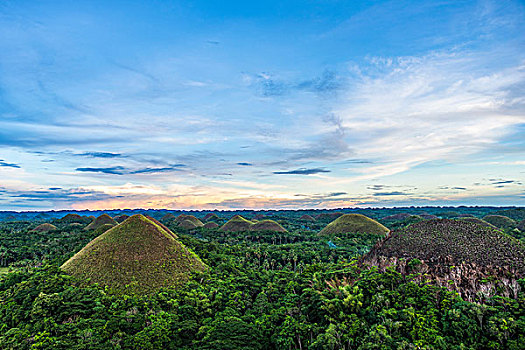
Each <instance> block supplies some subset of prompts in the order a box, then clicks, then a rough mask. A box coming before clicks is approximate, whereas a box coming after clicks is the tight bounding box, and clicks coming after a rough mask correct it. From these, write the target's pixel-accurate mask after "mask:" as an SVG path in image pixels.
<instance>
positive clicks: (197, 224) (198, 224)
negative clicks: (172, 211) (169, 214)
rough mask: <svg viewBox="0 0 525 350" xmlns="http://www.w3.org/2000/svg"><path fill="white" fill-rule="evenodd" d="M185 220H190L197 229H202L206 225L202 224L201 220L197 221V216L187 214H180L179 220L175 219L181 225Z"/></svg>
mask: <svg viewBox="0 0 525 350" xmlns="http://www.w3.org/2000/svg"><path fill="white" fill-rule="evenodd" d="M185 220H188V221H191V222H192V223H193V224H194V225H195V227H202V226H204V224H203V223H202V221H200V220H199V219H197V218H196V217H195V216H193V215H186V214H180V215H179V216H177V218H176V219H175V221H176V222H178V223H179V225H180V224H181V223H183V222H184V221H185Z"/></svg>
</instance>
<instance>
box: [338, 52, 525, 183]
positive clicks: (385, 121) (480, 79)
mask: <svg viewBox="0 0 525 350" xmlns="http://www.w3.org/2000/svg"><path fill="white" fill-rule="evenodd" d="M500 50H502V48H500ZM506 50H507V51H506V52H501V51H500V52H492V51H485V52H481V51H476V50H468V49H462V48H457V49H451V50H443V51H434V52H431V53H429V54H426V55H423V56H410V57H389V58H385V57H372V58H370V59H369V65H368V66H364V65H362V66H359V67H356V68H355V77H354V79H353V81H352V83H351V85H352V88H351V89H348V90H347V91H345V93H343V94H342V97H341V98H340V99H339V100H338V101H339V102H338V103H339V105H338V106H336V107H334V112H333V114H334V115H336V116H337V117H338V118H339V120H340V121H336V122H335V124H337V125H340V128H341V129H342V130H344V137H343V138H342V139H343V140H344V142H346V143H348V142H349V141H350V140H351V144H352V150H353V151H354V153H355V156H357V157H358V158H363V159H374V160H375V163H376V165H375V166H372V167H365V168H363V169H361V171H362V172H363V173H364V174H365V175H363V176H362V177H361V178H360V179H370V178H377V177H381V176H387V175H393V174H397V173H400V172H404V171H408V170H410V169H412V168H414V167H416V166H418V165H421V164H424V163H428V162H431V161H436V160H442V161H446V162H450V163H456V162H462V161H464V160H465V159H466V158H467V157H468V156H471V155H473V154H482V153H483V152H491V150H493V149H494V147H498V144H503V143H504V142H505V140H506V138H507V137H510V135H512V130H514V129H515V128H516V127H518V126H519V125H522V124H523V123H524V122H525V100H523V99H520V98H515V97H513V95H514V94H516V90H517V89H518V90H524V89H523V88H521V87H520V86H525V85H524V84H525V66H524V65H523V64H522V62H520V61H519V58H518V57H520V56H521V57H523V55H521V54H517V53H516V52H515V51H514V49H513V48H512V47H507V48H506ZM507 55H508V57H514V56H515V57H514V58H513V59H510V60H506V63H505V65H503V64H502V63H501V62H498V59H501V58H502V57H507ZM487 67H491V68H490V69H487ZM522 92H523V91H522ZM488 130H490V132H488ZM518 146H519V144H515V147H518ZM522 150H523V149H522ZM514 151H516V150H514Z"/></svg>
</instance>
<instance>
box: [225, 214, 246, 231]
mask: <svg viewBox="0 0 525 350" xmlns="http://www.w3.org/2000/svg"><path fill="white" fill-rule="evenodd" d="M251 225H253V222H251V221H250V220H247V219H245V218H243V217H242V216H240V215H235V216H234V217H232V218H231V219H230V220H228V222H226V223H225V224H224V225H222V227H221V228H220V230H221V231H230V232H243V231H250V226H251Z"/></svg>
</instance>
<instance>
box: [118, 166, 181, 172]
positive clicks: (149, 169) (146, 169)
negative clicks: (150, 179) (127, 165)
mask: <svg viewBox="0 0 525 350" xmlns="http://www.w3.org/2000/svg"><path fill="white" fill-rule="evenodd" d="M181 167H184V164H175V165H173V166H169V167H164V168H144V169H138V170H133V171H130V172H128V174H153V173H164V172H167V171H177V170H180V168H181Z"/></svg>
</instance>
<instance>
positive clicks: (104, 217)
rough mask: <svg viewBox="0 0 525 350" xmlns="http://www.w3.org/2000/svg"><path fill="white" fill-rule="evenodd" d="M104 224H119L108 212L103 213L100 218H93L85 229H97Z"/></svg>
mask: <svg viewBox="0 0 525 350" xmlns="http://www.w3.org/2000/svg"><path fill="white" fill-rule="evenodd" d="M104 225H113V226H116V225H118V223H117V222H116V221H115V220H113V218H112V217H111V216H109V215H108V214H102V215H100V216H99V217H98V218H96V219H95V220H93V222H92V223H90V224H89V225H87V226H86V227H85V228H84V230H96V229H97V228H99V227H101V226H104Z"/></svg>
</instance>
